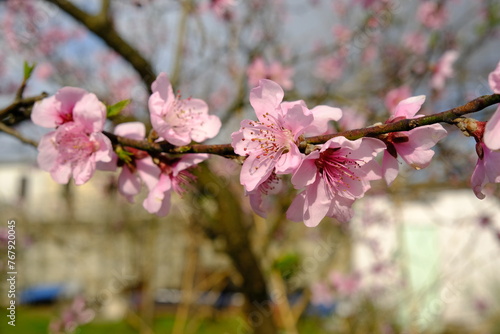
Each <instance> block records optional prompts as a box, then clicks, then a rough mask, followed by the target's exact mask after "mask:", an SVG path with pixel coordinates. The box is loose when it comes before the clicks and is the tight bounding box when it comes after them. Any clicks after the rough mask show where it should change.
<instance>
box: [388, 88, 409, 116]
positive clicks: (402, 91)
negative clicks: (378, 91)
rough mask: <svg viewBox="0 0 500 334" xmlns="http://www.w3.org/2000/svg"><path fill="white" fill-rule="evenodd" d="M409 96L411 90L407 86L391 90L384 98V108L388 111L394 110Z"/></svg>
mask: <svg viewBox="0 0 500 334" xmlns="http://www.w3.org/2000/svg"><path fill="white" fill-rule="evenodd" d="M410 96H411V88H410V87H409V86H406V85H405V86H401V87H398V88H394V89H391V90H390V91H389V92H388V93H387V95H386V96H385V106H386V107H387V109H388V110H393V109H394V108H396V106H397V105H398V103H399V102H401V101H403V100H404V99H407V98H409V97H410Z"/></svg>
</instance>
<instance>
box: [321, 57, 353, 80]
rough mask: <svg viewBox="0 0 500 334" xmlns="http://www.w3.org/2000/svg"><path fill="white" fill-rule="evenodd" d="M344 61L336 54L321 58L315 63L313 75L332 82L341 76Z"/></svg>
mask: <svg viewBox="0 0 500 334" xmlns="http://www.w3.org/2000/svg"><path fill="white" fill-rule="evenodd" d="M344 62H345V60H344V59H343V58H342V57H337V56H331V57H326V58H322V59H320V60H319V61H318V63H317V65H316V70H315V71H314V75H315V76H316V77H317V78H319V79H322V80H324V81H325V82H333V81H335V80H337V79H339V78H340V77H341V76H342V74H343V72H344Z"/></svg>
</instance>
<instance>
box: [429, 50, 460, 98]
mask: <svg viewBox="0 0 500 334" xmlns="http://www.w3.org/2000/svg"><path fill="white" fill-rule="evenodd" d="M457 59H458V51H456V50H449V51H446V52H445V53H444V54H443V55H442V56H441V58H440V59H439V60H438V62H437V64H436V65H435V67H434V70H433V75H432V78H431V87H432V88H434V89H436V90H438V91H439V90H442V89H443V88H444V84H445V81H446V79H449V78H452V77H453V75H454V71H453V67H452V66H453V63H454V62H455V61H456V60H457Z"/></svg>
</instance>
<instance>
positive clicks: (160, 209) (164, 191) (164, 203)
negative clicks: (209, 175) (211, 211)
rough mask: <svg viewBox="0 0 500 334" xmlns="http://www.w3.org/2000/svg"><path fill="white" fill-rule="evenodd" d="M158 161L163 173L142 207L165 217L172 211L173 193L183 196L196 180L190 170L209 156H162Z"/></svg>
mask: <svg viewBox="0 0 500 334" xmlns="http://www.w3.org/2000/svg"><path fill="white" fill-rule="evenodd" d="M156 159H157V160H158V165H159V167H160V170H161V173H160V175H159V177H158V181H157V182H156V184H155V185H154V186H153V187H152V188H150V191H149V194H148V196H147V197H146V199H145V200H144V202H143V203H142V205H143V206H144V208H145V209H146V210H147V211H148V212H149V213H155V214H156V215H158V216H165V215H166V214H168V212H169V211H170V198H171V194H172V191H175V192H177V193H178V194H181V195H182V194H183V193H185V192H186V190H187V189H186V187H187V186H188V185H189V184H190V183H191V182H192V181H193V180H194V179H195V176H194V175H193V174H191V173H190V172H189V169H190V168H191V167H194V166H196V165H197V164H199V163H200V162H202V161H203V160H206V159H208V154H185V155H183V156H182V157H181V158H175V159H171V158H167V157H166V156H163V155H161V156H158V157H156Z"/></svg>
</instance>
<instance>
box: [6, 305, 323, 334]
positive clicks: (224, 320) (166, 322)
mask: <svg viewBox="0 0 500 334" xmlns="http://www.w3.org/2000/svg"><path fill="white" fill-rule="evenodd" d="M2 313H4V312H2ZM4 314H5V313H4ZM55 315H56V313H55V311H54V310H53V309H52V308H47V307H34V308H24V307H19V308H18V309H17V314H16V326H15V327H12V326H10V325H8V324H7V320H8V318H7V317H5V315H4V316H2V321H1V322H0V333H2V334H4V333H5V334H8V333H19V334H38V333H41V334H43V333H48V330H47V329H48V326H49V322H50V321H51V319H53V317H54V316H55ZM174 322H175V316H174V315H173V314H162V315H161V316H158V317H157V318H156V319H155V322H154V326H153V330H154V332H155V333H158V334H160V333H161V334H164V333H171V331H172V328H173V326H174ZM242 324H243V320H242V319H241V318H239V317H238V316H237V315H235V314H229V313H228V314H223V315H221V316H219V317H217V319H210V318H201V317H200V318H197V319H190V320H189V321H188V323H187V326H186V333H203V334H225V333H227V334H230V333H231V334H232V333H244V331H242V330H239V328H240V327H241V326H242ZM137 332H138V331H137V330H136V329H134V328H133V326H131V325H129V324H127V323H126V322H125V321H120V322H102V321H98V320H96V321H93V322H91V323H90V324H87V325H84V326H81V327H79V328H78V330H77V331H76V333H77V334H114V333H118V334H135V333H137ZM299 332H300V333H308V334H309V333H311V334H313V333H322V331H321V329H320V326H319V325H318V322H317V321H315V320H314V319H307V320H302V321H301V322H300V323H299Z"/></svg>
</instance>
